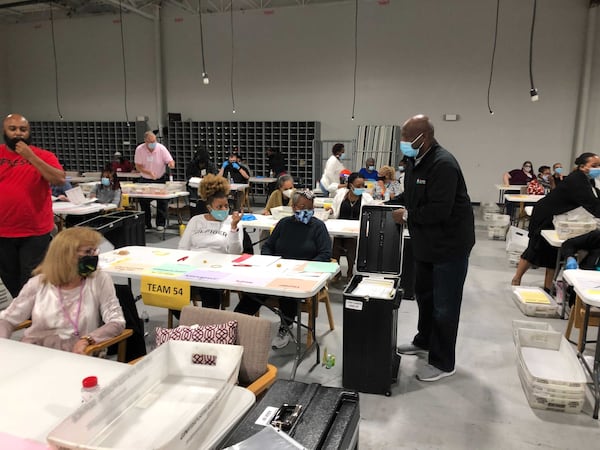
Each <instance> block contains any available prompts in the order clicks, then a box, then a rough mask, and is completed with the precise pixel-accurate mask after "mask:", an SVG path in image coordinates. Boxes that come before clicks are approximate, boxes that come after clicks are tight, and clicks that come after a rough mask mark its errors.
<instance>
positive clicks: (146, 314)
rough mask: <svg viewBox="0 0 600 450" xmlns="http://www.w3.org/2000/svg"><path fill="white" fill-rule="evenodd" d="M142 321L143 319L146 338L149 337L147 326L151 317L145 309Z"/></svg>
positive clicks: (141, 317)
mask: <svg viewBox="0 0 600 450" xmlns="http://www.w3.org/2000/svg"><path fill="white" fill-rule="evenodd" d="M140 319H142V320H143V321H144V337H147V336H148V334H149V333H148V330H146V326H147V324H148V322H150V316H149V315H148V311H146V310H145V309H144V310H143V311H142V315H141V316H140Z"/></svg>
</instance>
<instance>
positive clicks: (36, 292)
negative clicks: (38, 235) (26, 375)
mask: <svg viewBox="0 0 600 450" xmlns="http://www.w3.org/2000/svg"><path fill="white" fill-rule="evenodd" d="M101 240H102V235H101V234H100V233H98V232H97V231H95V230H93V229H91V228H87V227H74V228H67V229H66V230H64V231H61V232H60V233H58V234H57V235H56V237H55V238H54V239H53V240H52V242H51V243H50V247H48V252H47V253H46V256H45V258H44V260H43V261H42V263H41V264H40V265H39V266H38V267H37V268H36V269H35V271H34V272H33V273H34V277H32V278H31V279H29V281H28V282H27V283H26V284H25V286H23V289H21V292H20V293H19V295H18V296H17V297H16V298H15V299H14V300H13V302H12V303H11V304H10V306H9V307H8V308H7V309H5V310H4V311H2V312H0V337H3V338H9V337H10V336H11V334H12V332H13V331H14V329H15V327H16V326H17V325H18V324H19V323H21V322H23V321H24V320H27V319H29V318H31V320H32V324H31V327H30V328H28V329H26V330H25V334H24V336H23V342H28V343H32V344H38V345H43V346H44V347H51V348H57V349H61V350H66V351H71V352H74V353H84V351H85V348H86V347H87V346H88V345H92V344H96V343H100V342H103V341H106V340H108V339H111V338H113V337H115V336H118V335H119V334H120V333H121V332H122V331H123V330H124V329H125V319H124V318H123V311H122V310H121V306H120V305H119V300H118V298H117V296H116V294H115V287H114V285H113V282H112V279H111V277H110V275H108V274H106V273H104V272H102V271H101V270H97V266H98V245H99V244H100V241H101ZM102 323H104V324H103V325H102Z"/></svg>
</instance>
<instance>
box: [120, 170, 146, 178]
mask: <svg viewBox="0 0 600 450" xmlns="http://www.w3.org/2000/svg"><path fill="white" fill-rule="evenodd" d="M116 174H117V177H118V178H140V177H141V176H142V174H141V173H139V172H119V171H117V172H116Z"/></svg>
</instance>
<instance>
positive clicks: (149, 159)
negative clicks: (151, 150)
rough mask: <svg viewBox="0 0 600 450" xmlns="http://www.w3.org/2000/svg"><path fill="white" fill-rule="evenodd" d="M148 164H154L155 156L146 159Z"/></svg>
mask: <svg viewBox="0 0 600 450" xmlns="http://www.w3.org/2000/svg"><path fill="white" fill-rule="evenodd" d="M146 159H147V161H148V162H152V161H154V156H148V158H146Z"/></svg>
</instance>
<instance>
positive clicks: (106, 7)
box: [0, 0, 389, 23]
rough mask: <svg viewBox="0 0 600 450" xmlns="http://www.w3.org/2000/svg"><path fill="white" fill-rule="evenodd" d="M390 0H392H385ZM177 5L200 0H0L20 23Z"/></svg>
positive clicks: (287, 2)
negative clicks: (120, 9)
mask: <svg viewBox="0 0 600 450" xmlns="http://www.w3.org/2000/svg"><path fill="white" fill-rule="evenodd" d="M340 1H348V0H233V8H234V10H239V11H242V10H251V9H263V10H271V9H274V8H282V7H289V6H310V5H314V4H319V3H334V2H340ZM386 1H389V0H386ZM231 4H232V1H231V0H201V6H202V13H203V14H211V13H219V12H225V11H229V9H230V7H231ZM165 5H171V6H175V7H177V8H179V9H181V10H182V11H186V12H189V13H197V11H198V1H197V0H162V1H161V0H91V1H90V0H57V1H40V0H24V1H16V0H0V22H1V23H19V22H32V21H39V20H47V19H48V18H49V16H50V9H52V12H53V14H54V17H55V18H64V17H78V16H90V15H102V14H118V13H119V8H123V12H128V13H132V14H140V15H142V16H144V17H147V18H152V16H153V14H154V10H155V8H154V7H155V6H165Z"/></svg>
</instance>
